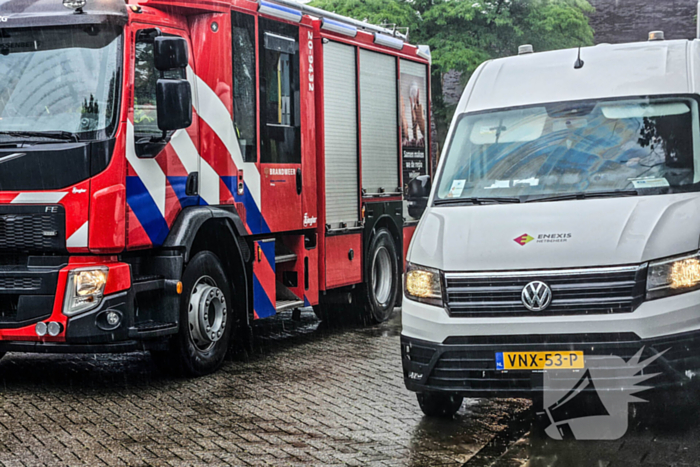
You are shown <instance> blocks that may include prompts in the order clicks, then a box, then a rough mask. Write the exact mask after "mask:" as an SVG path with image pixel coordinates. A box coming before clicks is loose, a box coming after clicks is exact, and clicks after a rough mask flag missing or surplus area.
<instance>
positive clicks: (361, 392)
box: [0, 310, 529, 467]
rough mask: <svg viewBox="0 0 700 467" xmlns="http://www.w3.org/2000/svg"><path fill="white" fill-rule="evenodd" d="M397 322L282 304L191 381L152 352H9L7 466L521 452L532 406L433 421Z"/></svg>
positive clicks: (4, 364)
mask: <svg viewBox="0 0 700 467" xmlns="http://www.w3.org/2000/svg"><path fill="white" fill-rule="evenodd" d="M399 330H400V321H399V317H398V312H397V314H396V316H395V317H394V318H393V319H392V320H391V321H390V322H389V323H386V324H383V325H380V326H374V327H368V328H367V327H353V326H350V327H345V328H340V329H327V328H326V327H325V326H324V325H323V324H322V323H319V321H317V320H316V318H315V317H314V315H313V312H311V311H309V310H306V311H304V312H303V313H302V317H301V321H298V322H297V321H293V320H291V319H290V314H286V315H284V316H281V317H280V318H278V319H275V320H272V321H269V322H266V323H264V324H263V325H261V326H257V327H256V328H255V336H256V344H255V346H254V353H253V354H252V355H241V354H239V355H236V356H234V357H233V358H232V359H231V360H229V361H227V362H226V364H225V365H224V368H223V369H222V370H221V371H219V372H218V373H217V374H215V375H211V376H207V377H204V378H199V379H193V380H187V379H176V378H173V377H171V376H168V375H167V374H165V373H162V372H160V371H159V370H158V369H157V368H156V367H155V366H154V364H153V363H152V361H151V359H150V357H149V355H148V354H146V353H136V354H129V355H84V356H75V355H73V356H60V355H29V354H8V355H7V356H6V357H5V358H4V359H3V360H2V361H1V362H0V464H2V465H5V466H14V465H279V466H283V465H362V466H375V465H407V466H432V465H445V466H461V465H464V464H465V463H467V465H468V466H470V467H473V466H485V465H492V464H493V462H498V460H499V459H503V460H504V461H505V460H506V459H507V458H508V456H511V454H513V453H515V451H514V450H513V449H510V448H511V447H513V446H515V442H516V441H517V440H518V439H519V438H520V437H521V436H522V435H523V433H525V431H526V430H524V429H523V420H524V417H525V414H527V413H529V411H528V407H529V403H528V402H525V401H522V400H493V401H486V400H476V399H472V400H467V401H466V402H465V404H464V405H463V407H462V409H461V410H460V412H459V413H458V415H457V416H456V417H455V418H454V419H453V420H448V421H445V420H430V419H427V418H424V417H423V414H422V412H421V411H420V409H419V407H418V405H417V403H416V400H415V396H414V394H412V393H410V392H408V391H407V390H406V389H405V388H404V385H403V379H402V373H401V364H400V363H401V362H400V354H399ZM511 457H512V456H511ZM507 462H510V460H507Z"/></svg>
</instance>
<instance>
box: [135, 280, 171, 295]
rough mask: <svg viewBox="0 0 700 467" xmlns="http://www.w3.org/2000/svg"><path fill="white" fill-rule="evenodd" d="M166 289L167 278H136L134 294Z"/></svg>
mask: <svg viewBox="0 0 700 467" xmlns="http://www.w3.org/2000/svg"><path fill="white" fill-rule="evenodd" d="M164 288H165V278H163V277H148V278H145V280H144V279H143V278H136V279H135V280H134V292H136V293H142V292H149V291H151V290H161V289H164Z"/></svg>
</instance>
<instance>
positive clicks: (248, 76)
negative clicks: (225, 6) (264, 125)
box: [231, 12, 258, 162]
mask: <svg viewBox="0 0 700 467" xmlns="http://www.w3.org/2000/svg"><path fill="white" fill-rule="evenodd" d="M231 24H232V31H231V37H232V39H233V123H234V125H235V126H236V136H237V137H238V144H240V146H241V154H242V155H243V160H244V161H245V162H255V161H256V160H257V149H258V148H257V125H256V122H257V116H256V111H257V104H256V101H255V78H256V76H255V75H256V70H255V19H254V17H253V16H251V15H245V14H242V13H236V12H233V13H232V14H231Z"/></svg>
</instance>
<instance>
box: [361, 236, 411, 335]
mask: <svg viewBox="0 0 700 467" xmlns="http://www.w3.org/2000/svg"><path fill="white" fill-rule="evenodd" d="M399 278H400V273H399V256H398V253H397V250H396V245H395V244H394V238H393V237H392V236H391V233H389V231H388V230H386V229H380V230H378V231H377V233H376V235H375V236H374V238H373V239H372V242H371V243H370V245H369V248H368V249H367V259H366V261H365V283H364V284H362V285H361V286H360V287H358V289H357V291H356V298H357V305H358V306H360V307H361V309H362V311H363V312H364V313H363V315H364V316H365V317H367V318H369V319H370V320H371V321H373V322H375V323H383V322H384V321H387V320H388V319H389V318H391V314H392V313H393V311H394V307H395V306H396V303H397V300H398V296H399V288H400V286H401V282H400V280H399Z"/></svg>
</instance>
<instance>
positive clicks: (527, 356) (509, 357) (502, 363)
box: [496, 350, 584, 370]
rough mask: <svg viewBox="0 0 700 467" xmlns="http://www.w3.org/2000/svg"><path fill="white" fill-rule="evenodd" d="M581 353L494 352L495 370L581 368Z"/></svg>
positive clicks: (576, 351)
mask: <svg viewBox="0 0 700 467" xmlns="http://www.w3.org/2000/svg"><path fill="white" fill-rule="evenodd" d="M583 363H584V362H583V352H581V351H579V350H571V351H564V352H496V370H555V369H556V370H565V369H581V368H583Z"/></svg>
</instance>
